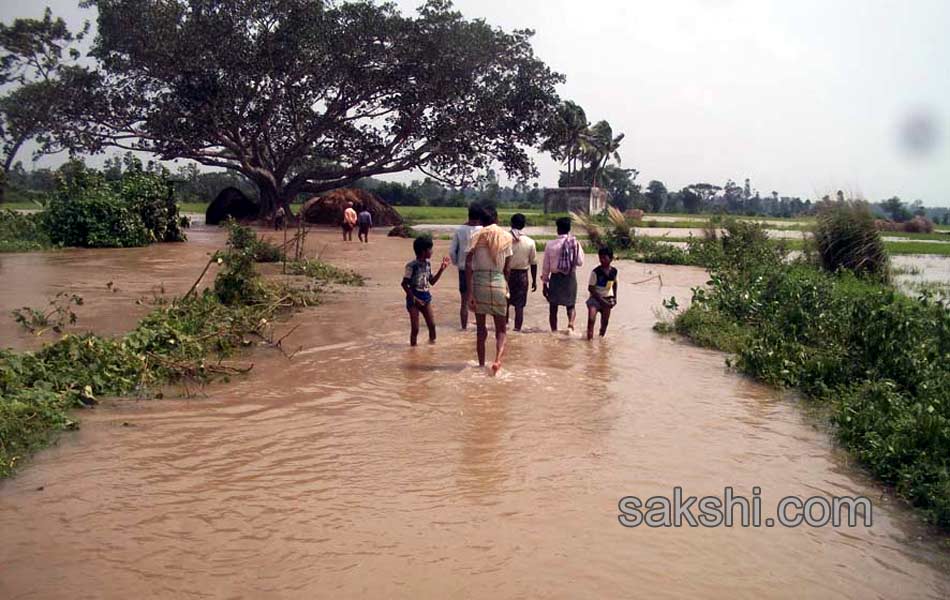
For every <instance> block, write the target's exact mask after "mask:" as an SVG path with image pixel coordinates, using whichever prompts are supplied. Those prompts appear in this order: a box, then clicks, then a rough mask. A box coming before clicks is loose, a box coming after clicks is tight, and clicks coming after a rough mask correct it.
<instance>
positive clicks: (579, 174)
mask: <svg viewBox="0 0 950 600" xmlns="http://www.w3.org/2000/svg"><path fill="white" fill-rule="evenodd" d="M623 138H624V134H622V133H621V134H619V135H616V136H615V135H614V134H613V128H612V127H611V126H610V123H608V122H607V121H598V122H597V123H595V124H594V125H591V124H590V123H589V122H588V121H587V114H586V113H585V112H584V109H583V108H581V107H580V106H579V105H578V104H576V103H574V102H572V101H570V100H566V101H564V102H562V103H561V104H560V105H559V106H558V109H557V111H556V112H555V113H554V115H553V118H552V119H551V121H550V123H549V125H548V130H547V135H546V138H545V140H544V143H543V145H542V146H541V149H542V150H545V151H546V152H549V153H550V154H551V157H552V158H554V160H557V161H560V162H563V163H564V165H565V166H566V167H567V170H566V171H561V176H560V178H559V180H558V184H559V185H561V186H562V187H563V186H604V187H609V186H610V185H611V179H614V180H615V179H616V177H608V176H607V166H608V163H609V162H610V160H611V159H613V160H614V161H616V163H617V164H618V165H619V164H620V153H619V149H620V142H622V141H623ZM578 163H580V166H578Z"/></svg>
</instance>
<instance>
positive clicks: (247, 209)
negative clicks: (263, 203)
mask: <svg viewBox="0 0 950 600" xmlns="http://www.w3.org/2000/svg"><path fill="white" fill-rule="evenodd" d="M259 212H260V208H258V206H257V204H256V203H255V202H254V201H253V200H251V199H250V198H248V197H247V196H245V195H244V192H242V191H241V190H239V189H237V188H235V187H228V188H224V189H223V190H221V193H220V194H218V197H217V198H215V199H214V202H212V203H211V204H209V205H208V210H206V211H205V223H207V224H208V225H218V224H219V223H223V222H224V221H227V220H228V217H233V218H234V219H235V220H237V221H244V220H247V219H256V218H257V215H258V213H259Z"/></svg>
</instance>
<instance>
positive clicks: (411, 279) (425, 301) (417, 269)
mask: <svg viewBox="0 0 950 600" xmlns="http://www.w3.org/2000/svg"><path fill="white" fill-rule="evenodd" d="M412 249H413V250H414V251H415V253H416V258H415V260H411V261H409V262H408V263H406V273H405V275H403V278H402V289H403V290H404V291H405V292H406V310H408V311H409V324H410V326H411V328H410V330H409V345H410V346H415V345H416V339H417V338H418V337H419V313H422V316H423V317H425V320H426V327H428V328H429V343H430V344H434V343H435V318H434V317H433V316H432V293H431V292H430V291H429V289H430V288H431V287H432V286H433V285H435V284H436V282H438V281H439V277H442V272H443V271H445V268H446V267H447V266H449V257H448V256H446V257H444V258H443V259H442V266H440V267H439V272H438V273H436V274H435V275H433V274H432V265H431V264H430V263H429V259H430V258H432V238H430V237H419V238H416V239H415V241H413V242H412Z"/></svg>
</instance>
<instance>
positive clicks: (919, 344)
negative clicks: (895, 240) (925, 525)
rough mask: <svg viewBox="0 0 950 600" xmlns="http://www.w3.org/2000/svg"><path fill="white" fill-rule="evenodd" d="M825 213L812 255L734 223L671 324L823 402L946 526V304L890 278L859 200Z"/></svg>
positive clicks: (880, 472)
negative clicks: (793, 256)
mask: <svg viewBox="0 0 950 600" xmlns="http://www.w3.org/2000/svg"><path fill="white" fill-rule="evenodd" d="M826 210H829V211H832V212H830V213H827V214H826V215H824V216H823V217H822V218H820V219H819V225H818V226H819V227H820V228H823V231H822V232H821V233H819V236H824V237H825V239H823V240H822V241H821V242H820V243H819V248H818V250H817V252H811V253H806V254H805V255H803V256H802V257H801V258H799V259H797V260H794V261H790V260H788V257H787V256H786V253H785V252H784V251H783V250H780V249H778V248H777V247H776V246H775V245H774V244H771V243H769V242H768V240H767V238H766V237H765V235H764V232H761V231H759V232H755V231H754V229H749V230H745V231H744V230H743V228H739V229H735V230H732V231H730V232H729V233H728V234H727V235H726V236H724V237H723V238H722V240H721V243H720V249H721V252H722V254H721V256H720V257H719V258H718V259H714V260H712V261H711V262H710V263H709V267H710V279H709V282H708V284H707V286H706V287H703V288H696V289H694V290H693V298H692V303H691V305H690V307H689V308H688V309H687V310H686V311H685V312H681V313H680V314H678V315H677V316H676V319H675V321H674V323H673V327H674V328H675V330H676V331H678V332H679V333H682V334H684V335H686V336H688V337H690V338H691V339H692V340H693V341H695V342H696V343H699V344H702V345H704V346H710V347H714V348H718V349H721V350H725V351H728V352H731V353H733V354H734V358H732V359H730V360H731V363H732V364H734V366H735V367H736V368H737V369H738V370H739V371H741V372H743V373H747V374H749V375H752V376H755V377H757V378H759V379H761V380H763V381H765V382H767V383H770V384H774V385H777V386H782V387H789V388H797V389H799V390H800V391H801V392H802V393H803V394H804V395H805V396H806V397H808V398H810V399H812V400H813V401H814V402H816V403H818V404H819V405H821V406H823V407H826V408H827V409H828V411H829V412H830V415H831V421H832V423H833V424H834V428H835V431H836V434H837V437H838V439H839V440H840V441H841V442H842V444H843V445H844V446H845V447H847V448H848V449H849V450H851V451H852V452H854V453H855V455H856V456H857V457H858V458H859V459H860V461H861V462H862V463H863V464H864V465H866V466H867V467H868V468H869V469H870V471H871V472H872V473H874V474H875V475H876V476H878V477H879V478H880V479H882V480H883V481H884V482H886V483H888V484H890V485H893V486H894V487H895V488H896V490H897V492H898V494H900V495H901V496H902V497H904V498H906V499H908V500H909V501H910V502H912V503H913V504H915V505H916V506H918V507H920V508H921V509H922V510H923V511H925V513H926V514H927V515H928V516H929V517H930V519H931V520H932V521H933V522H935V523H938V524H940V525H942V526H944V527H947V526H950V310H948V307H947V305H946V304H944V303H943V302H942V301H940V300H939V299H936V298H934V297H933V296H932V295H930V294H926V293H925V294H922V295H921V296H919V297H917V298H910V297H908V296H906V295H904V294H902V293H901V292H899V291H898V290H897V289H896V288H894V287H893V286H891V285H890V284H889V283H888V282H887V278H886V273H887V261H886V256H885V257H883V260H882V257H881V248H880V245H879V244H878V243H877V242H876V240H875V239H874V236H876V235H877V233H876V231H874V226H873V221H869V220H868V219H867V218H866V216H865V214H864V213H863V211H862V209H861V207H855V206H851V205H847V204H840V205H836V206H829V207H827V208H826ZM822 219H825V220H824V221H823V220H822ZM871 231H873V234H872V233H869V232H871ZM878 239H879V238H878ZM823 267H824V268H823ZM829 269H833V271H832V270H829ZM660 328H661V329H662V326H661V327H660Z"/></svg>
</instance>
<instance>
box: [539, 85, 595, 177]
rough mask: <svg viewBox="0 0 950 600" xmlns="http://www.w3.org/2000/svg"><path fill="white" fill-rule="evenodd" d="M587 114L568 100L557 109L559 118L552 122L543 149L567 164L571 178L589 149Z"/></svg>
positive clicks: (555, 158)
mask: <svg viewBox="0 0 950 600" xmlns="http://www.w3.org/2000/svg"><path fill="white" fill-rule="evenodd" d="M588 125H589V123H588V122H587V115H586V114H585V113H584V109H583V108H581V107H580V106H579V105H578V104H577V103H575V102H571V101H570V100H566V101H564V102H562V103H561V105H560V106H559V107H558V110H557V119H556V120H555V122H554V123H552V126H551V131H550V133H549V134H548V139H547V140H546V141H545V142H544V144H543V145H542V146H541V149H542V150H544V151H546V152H550V153H551V156H552V157H554V160H557V161H560V162H563V163H564V164H565V165H566V166H567V174H568V178H569V179H570V178H571V176H572V175H573V173H574V172H575V171H576V170H577V161H578V160H580V159H582V157H583V156H585V154H586V152H587V151H588V143H587V140H586V134H587V127H588Z"/></svg>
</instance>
